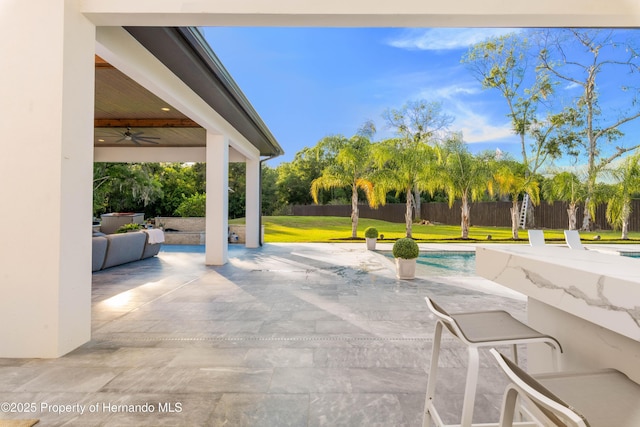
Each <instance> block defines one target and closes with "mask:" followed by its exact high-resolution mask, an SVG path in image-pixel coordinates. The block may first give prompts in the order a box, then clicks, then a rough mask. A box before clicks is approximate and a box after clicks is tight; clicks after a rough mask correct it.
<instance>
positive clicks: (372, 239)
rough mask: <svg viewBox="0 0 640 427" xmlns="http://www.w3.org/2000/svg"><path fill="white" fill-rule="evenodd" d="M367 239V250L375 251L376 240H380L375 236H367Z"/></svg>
mask: <svg viewBox="0 0 640 427" xmlns="http://www.w3.org/2000/svg"><path fill="white" fill-rule="evenodd" d="M365 239H366V240H367V250H369V251H375V250H376V241H377V240H378V239H377V238H375V237H365Z"/></svg>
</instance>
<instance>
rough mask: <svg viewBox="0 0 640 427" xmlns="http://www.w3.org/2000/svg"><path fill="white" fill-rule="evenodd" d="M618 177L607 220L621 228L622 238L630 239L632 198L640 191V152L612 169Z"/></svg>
mask: <svg viewBox="0 0 640 427" xmlns="http://www.w3.org/2000/svg"><path fill="white" fill-rule="evenodd" d="M610 174H611V175H612V176H613V177H614V178H615V179H616V181H617V182H616V184H614V185H613V186H612V190H613V191H612V194H611V195H610V197H609V200H608V203H607V212H606V216H607V221H609V223H610V224H611V225H612V226H613V227H614V229H616V230H621V232H622V234H621V236H620V239H622V240H628V239H629V217H630V216H631V199H632V196H633V195H634V194H638V193H639V192H640V154H635V155H633V156H631V157H629V158H627V159H626V160H625V161H624V163H622V165H620V167H618V168H616V169H614V170H612V171H610Z"/></svg>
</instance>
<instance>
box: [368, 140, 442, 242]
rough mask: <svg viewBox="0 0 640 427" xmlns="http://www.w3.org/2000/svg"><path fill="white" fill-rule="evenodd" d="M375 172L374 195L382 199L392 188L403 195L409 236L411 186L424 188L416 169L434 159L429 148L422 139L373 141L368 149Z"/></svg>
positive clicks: (425, 165)
mask: <svg viewBox="0 0 640 427" xmlns="http://www.w3.org/2000/svg"><path fill="white" fill-rule="evenodd" d="M372 154H373V160H374V166H375V172H374V174H373V175H372V176H371V180H372V182H373V183H374V186H373V191H374V193H375V195H374V199H375V200H376V201H380V203H382V204H384V203H385V199H384V198H385V195H386V194H387V193H388V192H389V191H395V192H396V195H400V194H405V195H406V197H407V201H406V210H405V214H404V219H405V224H406V236H407V237H412V224H413V207H414V205H415V202H414V197H413V190H414V189H418V190H419V191H421V190H425V189H426V185H425V183H424V181H421V180H419V179H418V177H419V175H420V172H421V171H423V170H424V169H426V168H427V167H428V165H429V164H430V163H431V162H432V161H433V160H434V154H433V148H432V147H430V146H429V145H427V144H426V143H425V142H423V141H410V142H408V141H407V140H406V139H389V140H386V141H382V142H380V143H378V144H375V145H374V149H373V150H372Z"/></svg>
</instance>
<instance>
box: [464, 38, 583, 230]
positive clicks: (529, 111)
mask: <svg viewBox="0 0 640 427" xmlns="http://www.w3.org/2000/svg"><path fill="white" fill-rule="evenodd" d="M531 59H532V54H531V43H530V41H529V39H528V38H527V37H526V33H510V34H506V35H503V36H499V37H491V38H489V39H487V40H485V41H483V42H480V43H477V44H475V45H473V46H472V47H471V48H470V49H469V51H468V52H467V53H466V55H465V56H464V57H463V58H462V62H463V63H465V64H466V65H467V67H468V69H469V70H470V71H471V73H472V75H473V76H474V77H475V78H476V79H477V80H478V81H479V82H480V84H481V85H482V87H483V89H492V90H495V91H498V92H499V93H500V94H501V95H502V97H503V99H504V100H505V102H506V104H507V107H508V114H507V116H508V117H509V120H510V121H511V128H512V130H513V132H514V133H515V134H516V135H517V136H518V137H519V139H520V152H521V162H522V164H523V165H524V168H525V169H524V172H525V177H529V176H533V175H535V174H536V173H537V172H538V170H539V169H540V167H542V165H543V164H544V163H545V162H546V161H547V160H549V159H553V158H557V157H560V155H561V150H560V147H562V146H563V145H565V144H567V143H568V142H569V141H570V139H569V138H567V136H568V135H567V134H566V133H562V134H560V133H559V132H558V127H559V126H560V125H561V124H562V123H564V121H563V120H562V116H559V115H557V114H556V115H554V114H551V113H547V117H546V118H544V119H542V118H540V117H539V114H538V111H539V107H540V106H541V104H543V103H544V102H545V100H546V99H547V98H548V97H549V96H550V95H552V94H553V85H552V83H551V81H550V79H549V76H548V74H546V73H536V70H535V66H532V65H531ZM528 195H529V197H530V198H533V197H534V194H528ZM529 207H530V208H531V209H530V211H529V212H528V215H527V225H528V226H533V225H534V223H535V221H534V215H533V209H532V207H533V204H530V205H529ZM514 234H515V235H516V236H517V230H516V231H515V232H514ZM514 238H517V237H514Z"/></svg>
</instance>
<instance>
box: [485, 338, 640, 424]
mask: <svg viewBox="0 0 640 427" xmlns="http://www.w3.org/2000/svg"><path fill="white" fill-rule="evenodd" d="M490 352H491V354H493V356H494V357H495V358H496V360H497V361H498V365H500V368H502V370H503V371H504V373H505V374H506V375H507V377H508V378H509V379H510V380H511V384H509V385H508V386H507V389H506V391H505V395H504V400H503V404H502V414H501V416H500V427H511V426H513V425H514V422H513V416H514V414H515V412H516V406H517V403H518V399H519V402H520V404H521V405H524V406H523V409H524V410H525V412H526V413H528V414H529V415H530V416H531V417H532V418H533V420H534V424H533V425H534V426H543V427H546V426H567V427H614V426H615V427H637V426H640V385H638V384H637V383H635V382H633V381H631V380H630V379H629V378H628V377H627V376H626V375H624V374H623V373H621V372H619V371H616V370H615V369H607V370H600V371H593V372H580V373H566V372H561V373H551V374H542V375H535V376H531V375H529V374H527V373H526V372H525V371H523V370H522V369H521V368H520V367H519V366H518V365H516V364H515V363H513V362H512V361H511V360H509V359H507V358H506V357H504V355H502V354H501V353H499V352H498V351H497V350H496V349H494V348H492V349H491V350H490Z"/></svg>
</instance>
